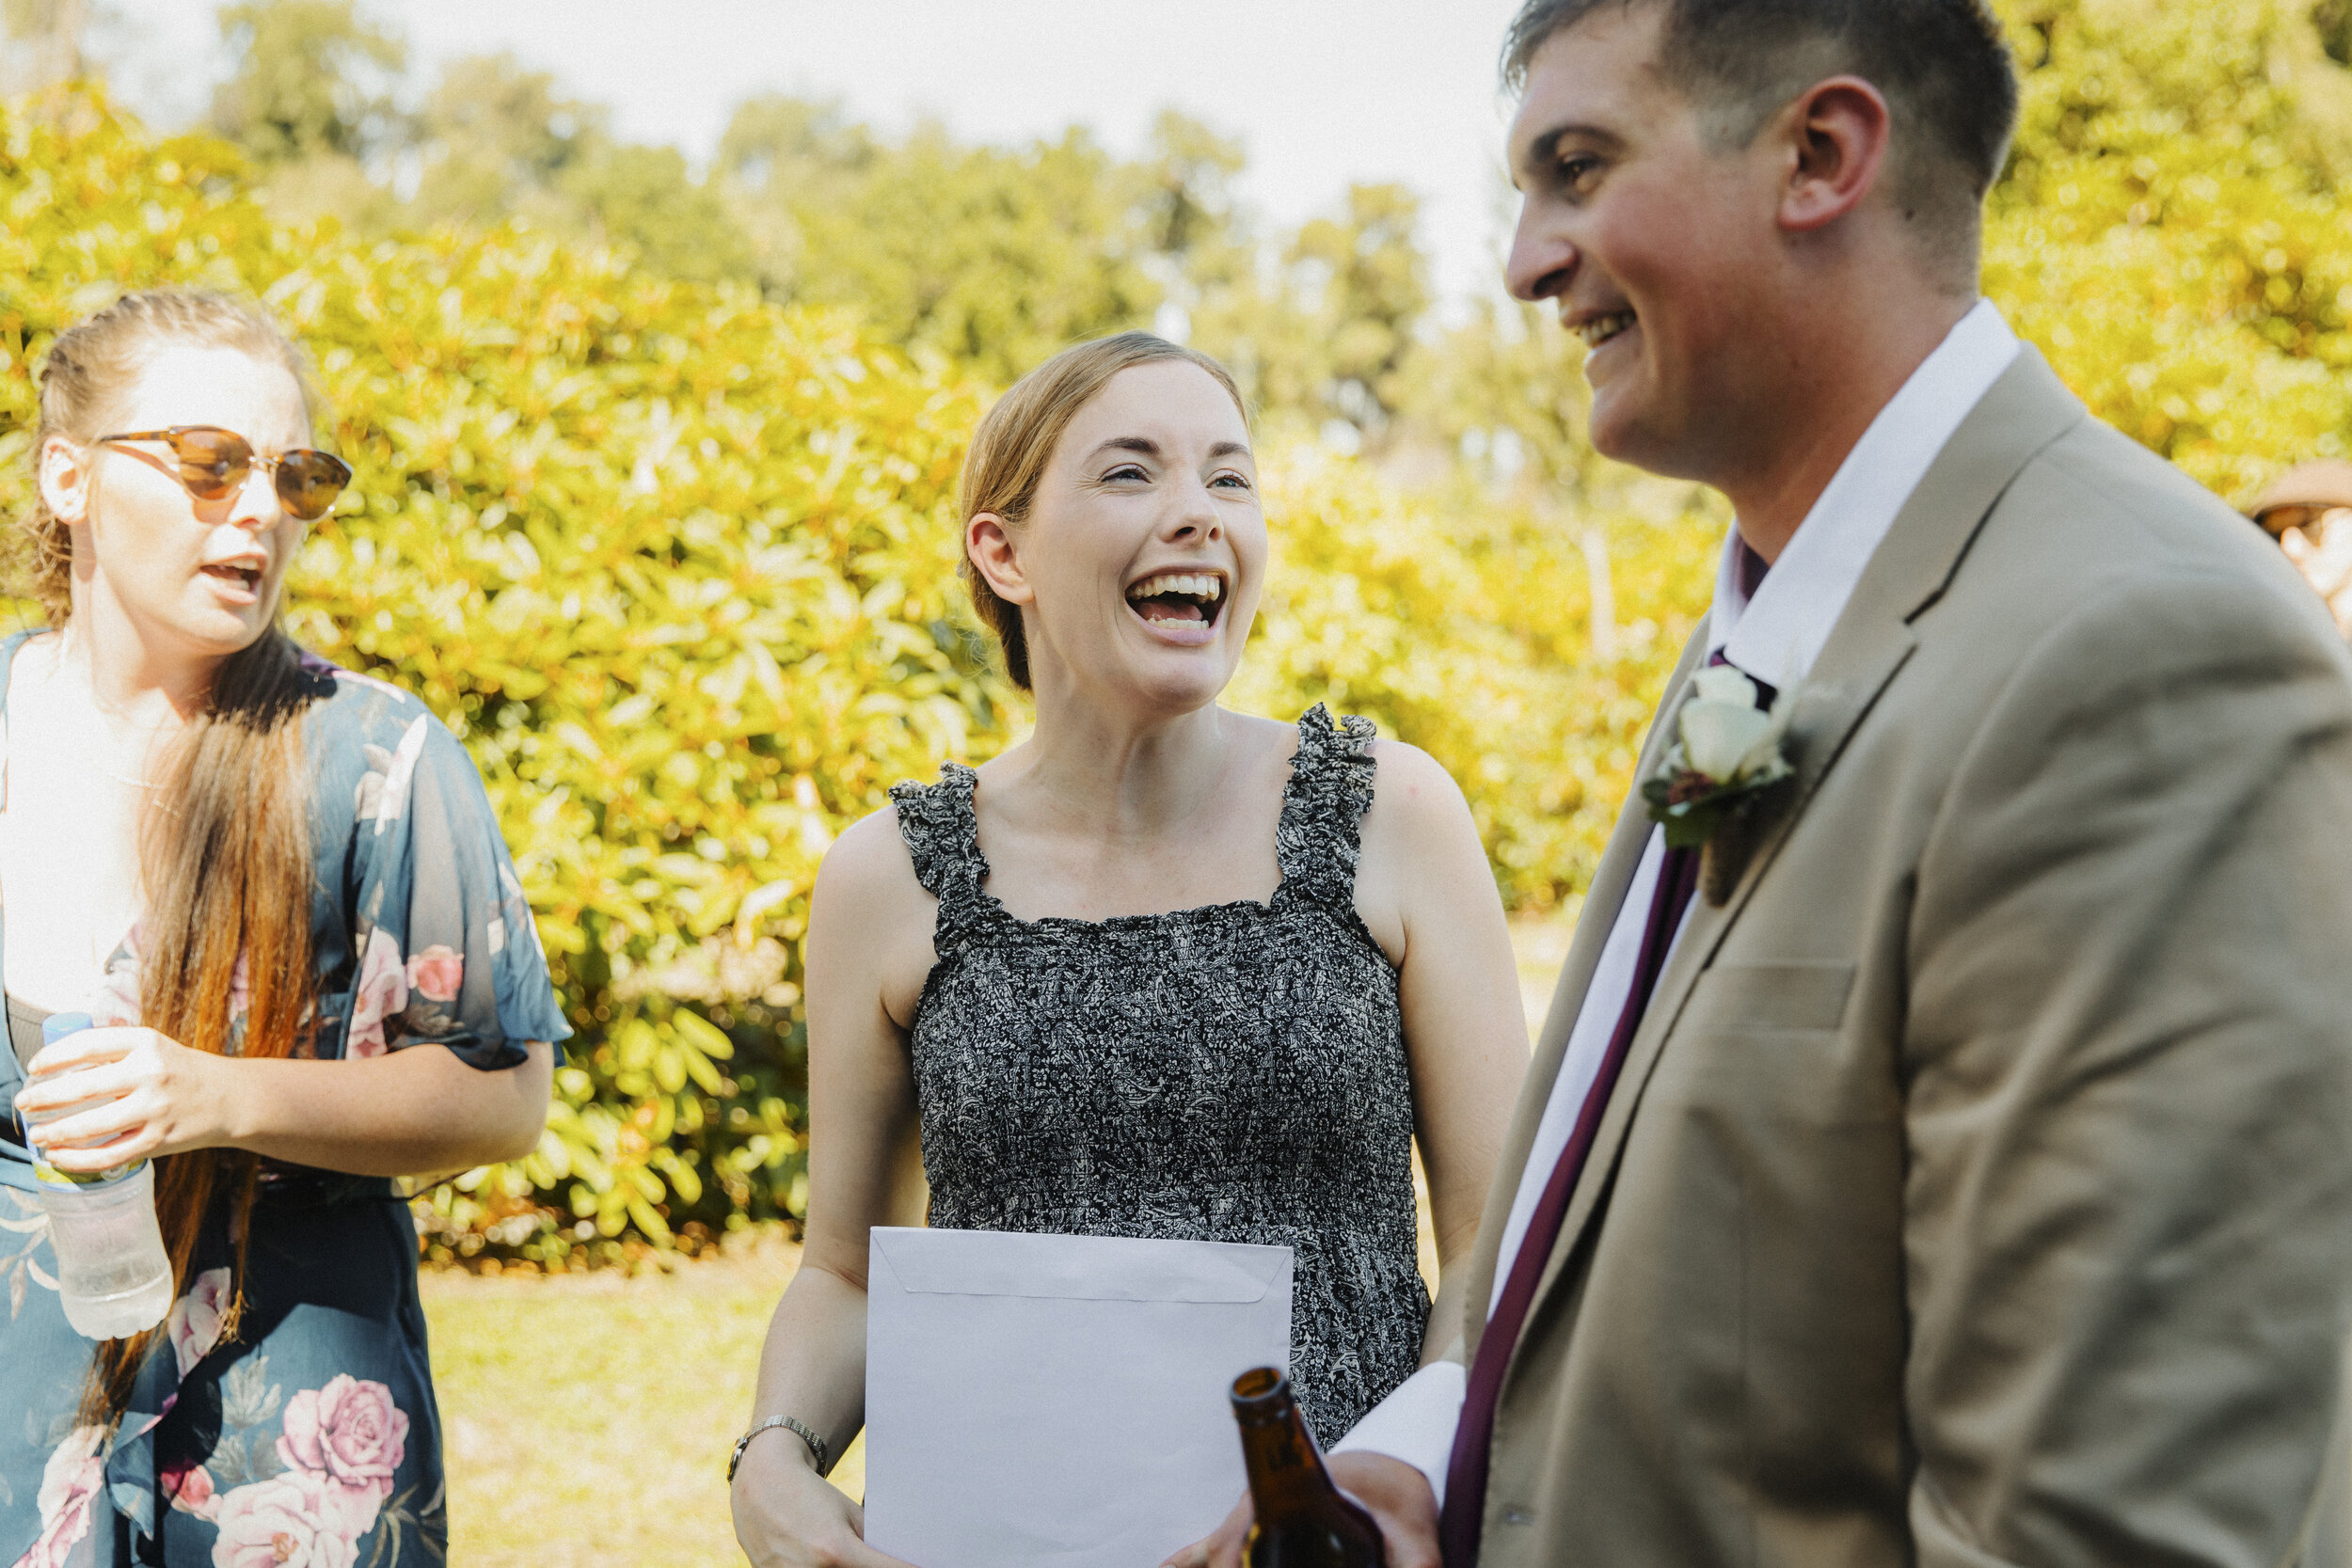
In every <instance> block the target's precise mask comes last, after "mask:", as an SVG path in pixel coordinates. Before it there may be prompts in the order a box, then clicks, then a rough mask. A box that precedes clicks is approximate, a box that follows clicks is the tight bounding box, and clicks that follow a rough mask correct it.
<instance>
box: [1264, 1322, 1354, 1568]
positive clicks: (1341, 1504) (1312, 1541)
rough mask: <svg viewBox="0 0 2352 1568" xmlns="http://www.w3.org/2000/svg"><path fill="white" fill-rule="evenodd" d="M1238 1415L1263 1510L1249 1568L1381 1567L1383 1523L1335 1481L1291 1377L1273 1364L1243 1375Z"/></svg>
mask: <svg viewBox="0 0 2352 1568" xmlns="http://www.w3.org/2000/svg"><path fill="white" fill-rule="evenodd" d="M1233 1418H1234V1419H1235V1420H1237V1421H1239V1422H1240V1423H1241V1453H1242V1460H1243V1462H1244V1463H1245V1464H1247V1465H1248V1467H1249V1497H1250V1499H1251V1501H1252V1503H1253V1504H1254V1505H1255V1506H1256V1509H1257V1513H1258V1522H1257V1523H1256V1524H1255V1525H1252V1526H1251V1527H1250V1529H1249V1544H1248V1547H1247V1548H1246V1549H1245V1550H1244V1552H1243V1554H1242V1556H1243V1560H1245V1561H1247V1562H1248V1565H1249V1568H1380V1565H1381V1564H1382V1562H1383V1561H1385V1560H1386V1559H1385V1556H1384V1554H1383V1553H1382V1551H1381V1549H1380V1527H1379V1526H1378V1525H1377V1524H1375V1523H1374V1521H1373V1517H1372V1515H1371V1514H1369V1513H1365V1512H1364V1511H1363V1510H1362V1509H1361V1508H1359V1507H1358V1506H1357V1505H1356V1504H1355V1503H1354V1502H1352V1501H1350V1500H1349V1499H1348V1498H1346V1497H1343V1496H1342V1495H1341V1493H1340V1489H1339V1488H1338V1487H1336V1486H1334V1485H1332V1484H1331V1473H1330V1472H1329V1471H1328V1470H1326V1469H1325V1468H1324V1467H1323V1455H1322V1454H1320V1453H1318V1452H1316V1451H1315V1442H1314V1439H1313V1438H1312V1437H1311V1436H1309V1435H1308V1433H1307V1421H1306V1418H1304V1417H1303V1416H1301V1415H1299V1413H1298V1402H1297V1401H1295V1400H1294V1399H1292V1398H1291V1380H1290V1379H1289V1378H1287V1377H1285V1376H1284V1375H1283V1374H1282V1373H1281V1372H1280V1371H1279V1370H1276V1369H1274V1368H1272V1367H1259V1368H1255V1369H1253V1370H1249V1371H1246V1372H1244V1373H1242V1374H1241V1376H1239V1377H1237V1378H1235V1379H1234V1380H1233Z"/></svg>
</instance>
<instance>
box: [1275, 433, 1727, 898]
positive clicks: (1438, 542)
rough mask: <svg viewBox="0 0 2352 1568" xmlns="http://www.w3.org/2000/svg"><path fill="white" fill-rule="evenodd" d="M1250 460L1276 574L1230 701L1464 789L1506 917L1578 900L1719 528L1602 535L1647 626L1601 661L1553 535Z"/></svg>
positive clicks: (1301, 454) (1350, 469)
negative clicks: (1315, 727) (1334, 722)
mask: <svg viewBox="0 0 2352 1568" xmlns="http://www.w3.org/2000/svg"><path fill="white" fill-rule="evenodd" d="M1260 467H1261V468H1262V469H1263V471H1264V473H1265V477H1266V479H1267V490H1266V512H1267V517H1268V521H1269V525H1270V528H1271V531H1272V534H1273V539H1274V549H1275V555H1274V570H1273V573H1272V578H1271V581H1270V582H1269V585H1268V587H1267V591H1266V599H1265V606H1264V609H1263V612H1262V619H1261V623H1260V628H1259V631H1258V634H1257V637H1256V639H1255V640H1254V641H1253V642H1252V643H1251V646H1250V652H1249V655H1248V659H1247V661H1246V662H1245V663H1244V665H1243V667H1242V673H1241V675H1240V678H1239V679H1238V680H1237V681H1236V682H1235V684H1234V687H1233V689H1232V692H1231V694H1230V700H1231V701H1232V703H1233V704H1234V705H1237V706H1240V707H1244V708H1248V709H1249V710H1251V711H1255V712H1261V713H1265V714H1269V715H1273V716H1277V717H1282V718H1289V717H1293V716H1295V715H1296V714H1297V713H1299V712H1300V711H1302V710H1303V709H1304V708H1306V707H1307V706H1308V705H1310V704H1312V703H1316V702H1326V703H1328V704H1329V705H1330V706H1331V708H1332V710H1333V711H1334V712H1351V713H1360V714H1363V715H1365V716H1366V717H1367V718H1370V719H1372V720H1374V721H1376V722H1377V723H1378V724H1379V725H1380V728H1381V733H1382V734H1383V735H1385V736H1390V737H1391V738H1395V739H1402V740H1407V741H1410V742H1412V743H1413V744H1415V745H1417V746H1420V747H1422V749H1423V750H1425V751H1427V752H1429V753H1430V754H1431V755H1433V756H1434V757H1436V758H1437V760H1438V762H1440V763H1442V764H1444V765H1445V767H1446V769H1447V770H1448V771H1449V772H1451V773H1452V774H1453V775H1454V778H1455V779H1456V780H1457V781H1459V782H1460V783H1461V784H1462V786H1463V789H1464V791H1465V793H1466V794H1467V795H1468V796H1469V798H1470V810H1471V814H1472V816H1474V817H1475V818H1476V819H1477V822H1478V828H1479V832H1480V834H1481V836H1482V837H1483V838H1484V839H1485V840H1486V848H1487V852H1488V854H1489V856H1490V857H1491V859H1492V860H1493V863H1494V866H1495V873H1496V878H1497V880H1498V882H1499V883H1500V884H1501V886H1502V892H1503V896H1504V898H1505V900H1506V901H1507V902H1509V903H1510V904H1511V905H1512V906H1513V907H1515V908H1518V909H1520V910H1539V909H1546V908H1549V907H1550V906H1551V905H1553V904H1555V903H1558V902H1559V901H1561V900H1562V899H1564V898H1566V897H1568V896H1570V895H1573V894H1574V893H1576V892H1579V891H1581V889H1582V888H1583V886H1584V884H1585V883H1586V881H1588V880H1589V879H1590V878H1591V875H1592V871H1593V867H1594V865H1595V863H1597V861H1598V859H1599V856H1600V850H1601V847H1602V846H1603V844H1604V843H1605V842H1606V841H1607V838H1608V834H1609V830H1610V828H1611V826H1612V824H1613V822H1614V821H1615V819H1616V815H1617V809H1618V807H1619V806H1620V805H1621V804H1622V803H1623V801H1624V800H1625V797H1626V791H1627V789H1628V787H1629V783H1630V780H1631V777H1632V771H1633V764H1634V753H1635V752H1636V751H1637V750H1638V748H1639V747H1640V744H1641V739H1642V735H1643V732H1644V731H1645V728H1646V727H1647V725H1648V722H1649V715H1650V710H1651V708H1652V707H1653V706H1655V705H1656V704H1657V701H1658V698H1659V695H1660V691H1661V688H1662V687H1663V685H1664V682H1665V677H1666V674H1667V673H1668V672H1669V671H1670V670H1671V669H1672V667H1673V663H1674V659H1675V656H1676V655H1677V654H1678V653H1679V652H1680V651H1681V648H1682V644H1683V641H1685V639H1687V638H1688V637H1689V635H1690V633H1691V629H1692V626H1694V625H1695V624H1696V622H1697V619H1698V617H1699V615H1700V614H1701V613H1703V612H1704V611H1705V610H1706V608H1707V597H1708V590H1709V589H1710V588H1711V586H1712V583H1713V577H1712V562H1713V559H1714V554H1715V551H1716V549H1717V548H1718V546H1719V545H1720V543H1721V540H1722V536H1723V534H1722V526H1721V524H1720V522H1709V521H1707V520H1703V519H1698V518H1680V517H1677V518H1673V519H1670V521H1671V522H1672V523H1675V524H1677V525H1682V526H1673V527H1661V526H1659V525H1658V524H1654V523H1645V522H1642V521H1640V520H1637V519H1632V518H1624V519H1618V520H1615V521H1613V523H1612V524H1611V525H1610V526H1609V528H1608V529H1607V532H1608V533H1609V535H1610V540H1611V546H1612V547H1611V554H1612V556H1613V558H1614V559H1615V560H1616V562H1617V567H1618V569H1617V571H1616V572H1615V573H1614V574H1613V575H1614V577H1615V578H1616V582H1615V587H1616V591H1617V594H1618V596H1619V600H1620V602H1621V603H1624V604H1629V605H1633V606H1637V607H1641V609H1642V610H1643V616H1642V618H1639V619H1636V620H1634V621H1633V622H1632V624H1631V625H1629V626H1625V627H1623V628H1621V632H1620V639H1619V640H1620V642H1621V644H1622V649H1621V653H1620V655H1619V657H1616V658H1613V659H1610V660H1600V659H1596V658H1594V657H1590V650H1589V644H1590V640H1591V626H1590V621H1589V615H1590V610H1591V605H1590V594H1589V590H1588V586H1587V578H1586V575H1585V573H1586V566H1585V562H1584V559H1583V557H1582V555H1581V553H1580V547H1579V546H1578V544H1577V543H1576V542H1575V541H1574V540H1572V539H1570V538H1568V537H1566V536H1565V533H1563V532H1562V531H1559V530H1557V529H1547V528H1544V527H1542V526H1541V525H1539V524H1537V523H1535V522H1534V521H1532V520H1531V519H1529V518H1527V517H1524V516H1519V515H1513V514H1511V513H1508V512H1504V511H1500V510H1498V509H1496V508H1494V507H1492V506H1490V505H1483V504H1481V503H1480V502H1479V500H1478V499H1477V498H1475V497H1474V496H1471V495H1468V494H1460V493H1455V494H1450V495H1448V494H1439V495H1425V496H1418V497H1412V496H1405V495H1400V494H1399V493H1398V492H1397V491H1396V490H1395V489H1394V488H1393V487H1391V486H1389V485H1386V484H1383V483H1380V482H1379V481H1378V480H1377V479H1376V478H1375V476H1374V475H1373V474H1372V473H1370V472H1369V471H1368V470H1366V469H1365V468H1364V467H1362V466H1361V465H1359V464H1357V463H1354V462H1350V461H1345V460H1342V459H1339V458H1336V457H1333V456H1331V455H1330V454H1328V453H1327V452H1320V451H1313V450H1307V451H1281V450H1277V451H1275V452H1273V453H1270V454H1269V456H1268V459H1267V460H1266V461H1264V462H1263V463H1262V464H1261V465H1260Z"/></svg>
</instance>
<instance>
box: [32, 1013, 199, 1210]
mask: <svg viewBox="0 0 2352 1568" xmlns="http://www.w3.org/2000/svg"><path fill="white" fill-rule="evenodd" d="M233 1071H234V1061H233V1059H232V1058H225V1057H221V1056H215V1055H214V1054H212V1053H210V1052H204V1051H197V1050H193V1049H191V1048H190V1047H188V1046H184V1045H182V1044H181V1043H180V1042H179V1041H177V1040H175V1039H172V1038H170V1037H167V1036H165V1035H160V1034H158V1033H156V1032H155V1031H154V1030H152V1029H138V1028H119V1029H83V1030H80V1031H78V1032H76V1033H74V1034H72V1035H69V1036H67V1037H64V1038H63V1039H60V1040H58V1041H56V1042H55V1043H54V1044H51V1045H47V1046H44V1047H42V1049H41V1051H40V1054H39V1055H37V1056H35V1057H34V1058H33V1059H32V1061H31V1062H29V1063H27V1064H26V1068H25V1072H26V1083H25V1085H24V1088H22V1089H20V1090H19V1091H18V1092H17V1097H16V1105H17V1110H18V1112H19V1114H20V1115H23V1116H24V1117H26V1118H27V1119H30V1118H32V1117H37V1116H40V1115H43V1114H47V1113H51V1112H55V1111H57V1110H60V1109H62V1108H65V1107H69V1106H72V1107H77V1108H76V1109H74V1110H73V1111H72V1115H70V1116H62V1117H57V1118H56V1120H54V1121H51V1122H49V1123H47V1124H46V1125H45V1126H44V1127H42V1129H41V1142H42V1144H43V1146H44V1148H45V1149H46V1150H47V1154H46V1157H47V1158H48V1160H49V1161H50V1163H51V1164H54V1165H56V1168H57V1169H59V1170H61V1171H66V1172H69V1173H71V1174H72V1175H76V1176H88V1175H95V1174H97V1173H98V1172H100V1171H103V1170H107V1169H110V1168H112V1167H113V1166H116V1165H120V1164H129V1163H130V1162H132V1161H134V1160H151V1159H153V1158H155V1157H156V1156H158V1155H164V1154H179V1153H183V1152H185V1151H186V1150H188V1149H192V1148H217V1147H219V1146H220V1145H223V1144H226V1143H229V1142H230V1141H231V1133H232V1129H231V1128H230V1118H229V1116H228V1107H229V1101H230V1096H229V1095H228V1094H227V1093H226V1092H225V1091H226V1088H227V1085H226V1083H225V1082H224V1080H226V1079H227V1078H229V1077H230V1075H231V1074H232V1073H233ZM92 1101H96V1102H97V1103H90V1102H92Z"/></svg>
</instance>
